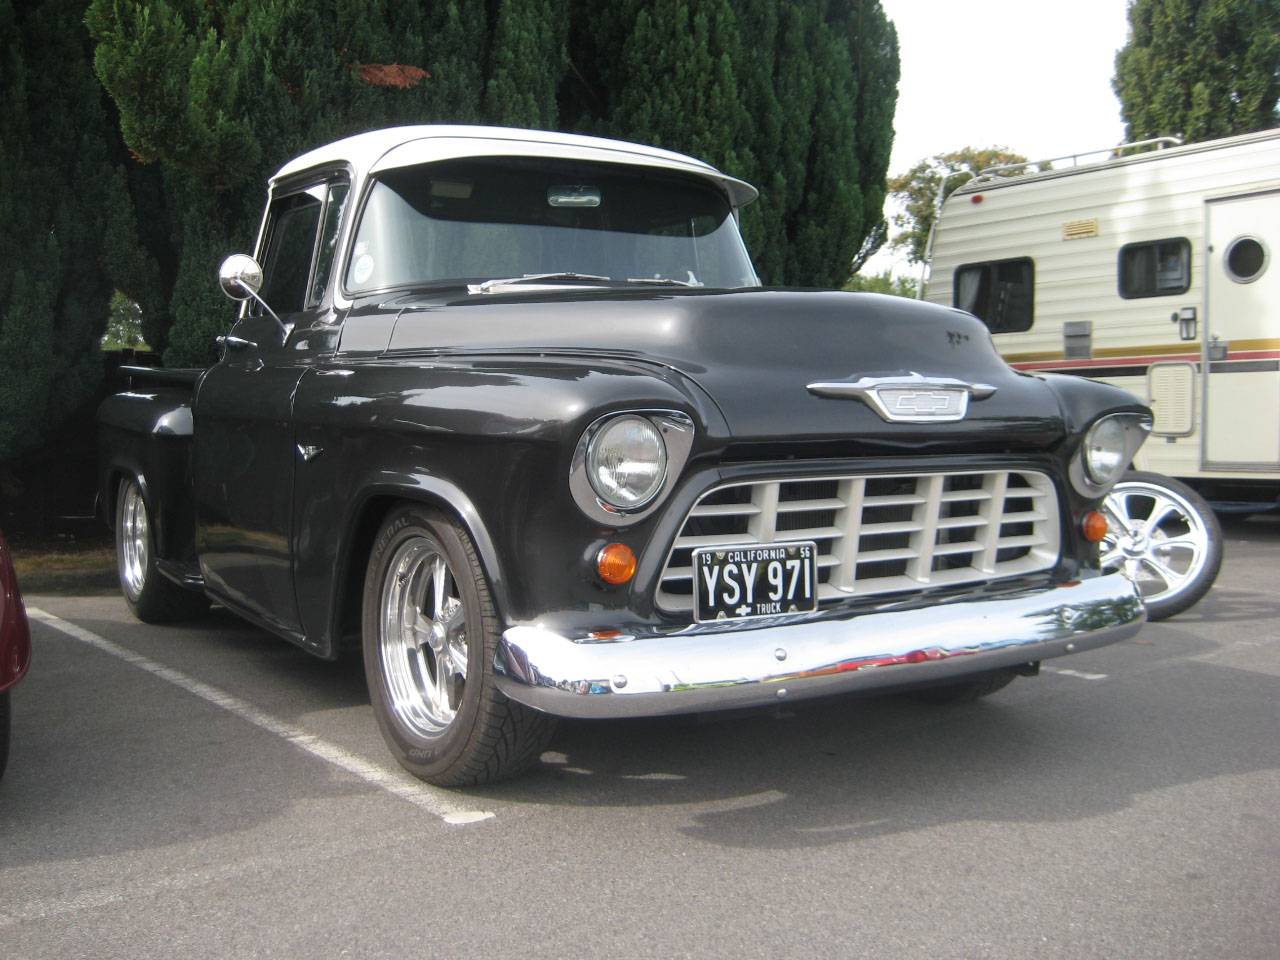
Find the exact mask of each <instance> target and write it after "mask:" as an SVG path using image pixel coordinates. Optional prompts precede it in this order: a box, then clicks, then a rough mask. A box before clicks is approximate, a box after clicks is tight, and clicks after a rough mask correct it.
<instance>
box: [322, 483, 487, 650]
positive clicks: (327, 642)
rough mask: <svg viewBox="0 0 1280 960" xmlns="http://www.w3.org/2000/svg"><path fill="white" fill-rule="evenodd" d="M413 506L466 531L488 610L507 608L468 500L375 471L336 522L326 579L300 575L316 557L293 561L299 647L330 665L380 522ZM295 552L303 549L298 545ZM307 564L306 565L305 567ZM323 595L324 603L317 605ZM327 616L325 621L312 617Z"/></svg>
mask: <svg viewBox="0 0 1280 960" xmlns="http://www.w3.org/2000/svg"><path fill="white" fill-rule="evenodd" d="M405 501H413V502H417V503H422V504H426V505H430V506H435V507H438V508H440V509H441V510H443V511H445V512H446V513H450V514H452V515H453V516H455V517H456V518H457V519H458V520H459V522H460V523H461V524H462V525H463V527H464V528H465V529H466V531H467V535H468V536H469V537H470V538H471V542H472V544H474V545H475V548H476V554H477V556H478V557H479V560H480V564H481V566H482V567H483V568H484V571H485V575H486V576H487V578H488V580H489V587H490V591H491V595H492V598H493V603H494V606H495V608H496V610H497V612H498V615H499V617H502V616H503V614H504V612H505V611H506V610H507V609H508V608H509V606H510V595H509V592H508V586H507V576H506V571H505V569H504V567H503V565H502V562H501V560H500V559H499V555H498V551H497V549H496V548H495V546H494V543H493V538H492V537H491V536H490V535H489V530H488V528H487V527H486V526H485V523H484V521H483V519H482V518H481V516H480V512H479V511H478V510H477V509H476V506H475V504H474V503H473V502H472V500H471V498H470V497H468V496H467V495H466V494H465V493H463V491H462V490H461V489H460V488H459V487H458V486H457V485H456V484H454V483H452V482H450V481H448V480H445V479H443V478H441V477H436V476H431V475H429V474H424V473H411V472H403V473H398V472H393V471H387V470H379V471H378V477H377V480H376V481H375V482H371V483H369V484H367V485H365V486H363V487H362V488H361V492H360V494H359V496H358V497H357V498H355V499H354V500H353V501H352V503H351V506H350V509H349V510H348V511H347V514H346V516H345V517H344V518H343V521H342V531H343V533H342V537H341V539H340V541H339V547H338V551H339V552H338V556H337V558H336V562H335V563H334V564H333V565H332V567H331V568H330V569H331V577H329V578H326V579H324V580H323V582H318V581H317V579H316V578H315V577H306V576H304V571H306V570H308V569H312V570H314V569H316V568H317V566H318V564H316V563H315V562H314V561H315V560H316V559H318V558H313V557H311V558H304V557H299V561H300V562H299V564H298V566H297V590H298V599H299V606H300V608H301V610H302V615H303V626H304V627H305V629H306V639H305V641H304V642H303V643H302V645H303V646H304V647H305V648H306V649H307V650H309V651H310V652H312V653H314V654H316V655H317V656H320V657H323V658H324V659H326V660H335V659H337V657H338V654H339V653H340V652H341V647H342V638H343V636H344V634H345V633H346V632H348V631H349V630H352V629H356V628H358V624H359V620H360V610H361V605H362V603H363V597H364V567H363V563H364V561H366V560H367V559H368V556H369V552H370V550H371V549H372V547H373V542H374V539H375V538H376V536H377V533H378V529H379V527H380V526H381V525H382V520H383V518H384V517H385V516H386V514H387V512H388V511H389V510H390V509H391V508H392V506H393V505H394V504H396V503H402V502H405ZM299 549H304V548H303V547H302V545H301V544H300V545H299ZM306 560H311V561H312V563H307V562H305V561H306ZM324 594H327V595H328V602H327V603H325V602H307V601H308V600H309V599H313V600H315V601H319V600H320V599H321V598H322V597H323V595H324ZM321 611H327V614H325V619H324V620H323V621H318V619H317V615H318V614H320V612H321Z"/></svg>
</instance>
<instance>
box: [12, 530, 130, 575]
mask: <svg viewBox="0 0 1280 960" xmlns="http://www.w3.org/2000/svg"><path fill="white" fill-rule="evenodd" d="M9 551H10V552H11V553H12V554H13V567H14V569H15V570H16V571H17V573H18V579H19V581H21V579H22V577H23V576H28V575H30V574H33V573H52V572H54V571H59V570H114V569H115V565H116V548H115V545H114V544H113V543H112V542H111V539H110V537H103V538H90V539H86V540H69V539H68V540H63V539H51V540H39V541H30V542H23V541H21V540H19V541H18V542H17V543H15V542H14V541H13V540H10V541H9Z"/></svg>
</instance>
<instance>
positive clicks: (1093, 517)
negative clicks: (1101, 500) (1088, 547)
mask: <svg viewBox="0 0 1280 960" xmlns="http://www.w3.org/2000/svg"><path fill="white" fill-rule="evenodd" d="M1080 529H1081V530H1082V531H1084V538H1085V539H1086V540H1088V541H1089V542H1090V543H1101V542H1102V539H1103V537H1105V536H1106V535H1107V518H1106V517H1104V516H1103V515H1102V514H1101V513H1099V512H1098V511H1097V510H1091V511H1090V512H1088V513H1086V514H1085V515H1084V520H1082V521H1081V523H1080Z"/></svg>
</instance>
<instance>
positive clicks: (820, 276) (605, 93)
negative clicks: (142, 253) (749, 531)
mask: <svg viewBox="0 0 1280 960" xmlns="http://www.w3.org/2000/svg"><path fill="white" fill-rule="evenodd" d="M86 22H87V23H88V26H89V29H90V31H91V33H92V35H93V37H94V39H95V40H96V41H97V53H96V60H95V63H96V67H97V71H98V75H99V76H100V77H101V79H102V82H103V84H104V85H105V86H106V88H107V89H108V91H109V92H110V93H111V96H112V97H113V99H114V100H115V102H116V104H117V106H118V108H119V110H120V124H121V129H122V131H123V133H124V137H125V140H126V142H127V143H128V144H129V147H130V148H131V149H132V150H133V151H134V152H135V154H136V155H137V156H138V157H139V158H140V159H141V160H143V161H145V162H146V163H147V164H150V165H151V166H150V168H149V169H150V170H152V171H154V170H161V171H163V173H162V177H161V182H162V190H161V191H159V192H158V194H157V191H156V189H155V185H156V179H155V178H154V177H152V178H151V179H147V178H144V177H141V176H138V177H135V179H136V180H137V181H138V183H136V184H135V194H136V195H138V196H142V195H143V194H144V192H145V191H144V189H143V188H146V190H148V191H150V192H146V194H145V195H146V197H147V198H148V210H151V209H153V207H152V206H151V202H150V201H151V199H154V197H155V196H157V195H159V196H161V197H162V198H163V201H164V203H163V216H157V217H156V218H155V220H154V221H148V222H149V223H151V222H155V223H163V224H165V225H166V226H165V230H166V231H167V234H166V235H163V237H162V234H161V231H160V229H159V228H158V227H152V228H149V229H148V231H147V232H146V233H145V234H144V238H143V239H144V242H145V243H146V244H147V248H148V250H150V251H152V253H153V256H154V258H155V261H156V263H157V264H158V277H157V281H156V284H155V289H156V290H157V291H158V293H157V294H156V296H154V297H150V298H149V297H148V295H145V294H144V293H143V292H142V291H140V290H137V289H129V290H126V292H128V293H129V294H130V296H131V298H132V299H134V300H135V301H136V302H138V303H139V304H141V305H142V306H143V326H144V333H145V335H146V337H147V340H148V342H149V343H151V344H153V346H156V347H159V348H163V349H164V351H165V352H164V357H165V362H166V363H168V364H170V365H197V364H204V363H208V362H210V361H211V360H212V359H213V355H214V354H213V350H214V346H213V341H214V337H215V335H216V334H217V333H219V332H221V331H222V330H224V329H225V328H226V327H227V326H228V325H229V323H230V321H231V319H232V317H233V316H234V312H233V310H232V309H230V306H229V304H227V303H226V301H225V300H224V299H223V298H222V297H221V294H219V293H218V292H217V291H216V285H215V284H214V283H213V279H212V278H213V275H214V271H215V269H216V266H217V264H218V262H219V261H220V260H221V259H222V258H223V257H224V256H226V255H227V254H229V253H232V252H236V251H243V250H247V249H250V248H251V247H252V245H253V238H254V236H255V235H256V232H257V227H258V222H259V217H260V215H261V202H262V190H263V186H264V184H265V182H266V178H267V177H268V176H269V175H270V174H271V173H272V172H273V171H274V170H275V169H277V168H278V167H279V166H280V165H281V164H283V163H284V162H285V161H286V160H288V159H289V158H291V157H293V156H296V155H297V154H299V153H301V152H303V151H304V150H306V149H309V148H312V147H315V146H318V145H320V144H323V143H326V142H328V141H331V140H334V139H337V138H339V137H341V136H345V135H349V134H352V133H356V132H359V131H363V130H368V129H373V128H376V127H381V126H388V125H391V124H396V123H410V122H412V123H424V122H460V123H470V122H480V123H500V124H508V125H513V126H527V127H535V128H544V129H547V128H550V129H555V128H559V129H562V130H574V131H579V132H586V133H596V134H601V135H606V136H615V137H620V138H622V139H629V140H635V141H639V142H644V143H652V144H657V145H660V146H665V147H668V148H671V149H674V150H678V151H681V152H685V153H690V154H693V155H695V156H698V157H701V158H703V159H706V160H708V161H710V162H712V163H714V164H716V165H718V166H720V167H721V168H722V169H724V170H725V171H726V172H728V173H730V174H733V175H735V176H738V177H741V178H743V179H747V180H750V181H751V182H753V183H756V184H757V185H758V186H760V187H761V188H762V190H763V191H764V198H763V199H762V200H761V201H760V202H758V203H757V204H753V205H752V206H751V207H748V208H747V210H746V211H745V212H744V214H743V228H744V232H745V233H746V235H747V239H748V243H749V244H750V246H751V248H752V250H753V253H754V254H755V257H756V264H757V269H758V271H759V273H760V274H761V277H762V278H763V279H765V280H766V282H771V283H786V284H792V285H813V286H837V285H839V284H840V283H842V282H843V281H844V279H845V278H846V276H847V275H848V264H849V263H850V262H851V261H852V260H853V259H854V257H855V255H856V254H858V253H859V251H860V249H862V248H863V245H864V239H865V238H866V237H867V236H868V234H871V233H872V232H873V231H874V230H875V228H876V227H877V226H878V225H879V224H880V223H881V221H882V217H883V212H882V211H883V200H884V176H885V172H886V168H887V163H888V156H889V150H890V146H891V144H892V137H893V131H892V116H893V108H894V104H895V101H896V86H897V79H898V61H897V38H896V33H895V32H894V29H893V26H892V24H890V23H889V22H888V20H887V19H886V18H885V16H884V12H883V10H882V9H881V7H880V4H879V2H878V0H796V2H792V3H787V4H778V3H777V2H776V0H732V2H731V0H616V2H612V3H609V4H602V3H598V2H592V0H448V2H442V0H434V2H433V0H361V2H359V3H356V2H354V0H327V2H324V3H313V2H303V0H148V2H142V0H93V2H92V3H91V5H90V7H89V14H88V17H87V21H86ZM400 81H404V82H400ZM166 249H167V250H168V251H170V255H169V256H167V257H166V256H165V251H166ZM122 289H125V288H123V287H122ZM156 300H158V301H160V302H162V303H168V304H169V305H170V312H171V317H172V327H171V329H168V330H167V331H166V329H165V328H164V326H163V322H167V320H168V316H167V315H166V314H165V313H164V311H162V310H155V309H151V308H150V307H149V304H151V303H152V302H153V301H156ZM153 316H154V317H156V318H158V319H157V320H156V321H155V322H151V320H150V318H151V317H153Z"/></svg>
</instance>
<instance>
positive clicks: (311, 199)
mask: <svg viewBox="0 0 1280 960" xmlns="http://www.w3.org/2000/svg"><path fill="white" fill-rule="evenodd" d="M322 190H323V188H320V190H319V191H317V190H310V191H307V192H306V193H295V194H292V195H291V196H287V197H284V198H282V199H280V200H278V201H276V203H275V204H274V205H273V209H272V212H271V213H272V224H271V236H270V239H269V241H268V246H267V255H266V257H265V258H264V262H263V264H262V272H263V274H264V277H263V283H262V299H264V300H265V301H267V303H269V304H270V305H271V308H272V309H273V310H275V312H276V313H280V314H285V313H298V312H300V311H301V310H302V309H303V308H304V307H305V306H306V302H307V280H308V278H309V277H310V276H311V257H312V254H313V253H314V252H315V247H316V230H317V228H318V227H319V226H320V211H321V208H322V206H323V204H322V203H321V201H320V198H319V197H317V196H315V195H314V194H315V193H317V192H321V191H322ZM321 195H322V196H323V193H321Z"/></svg>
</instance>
